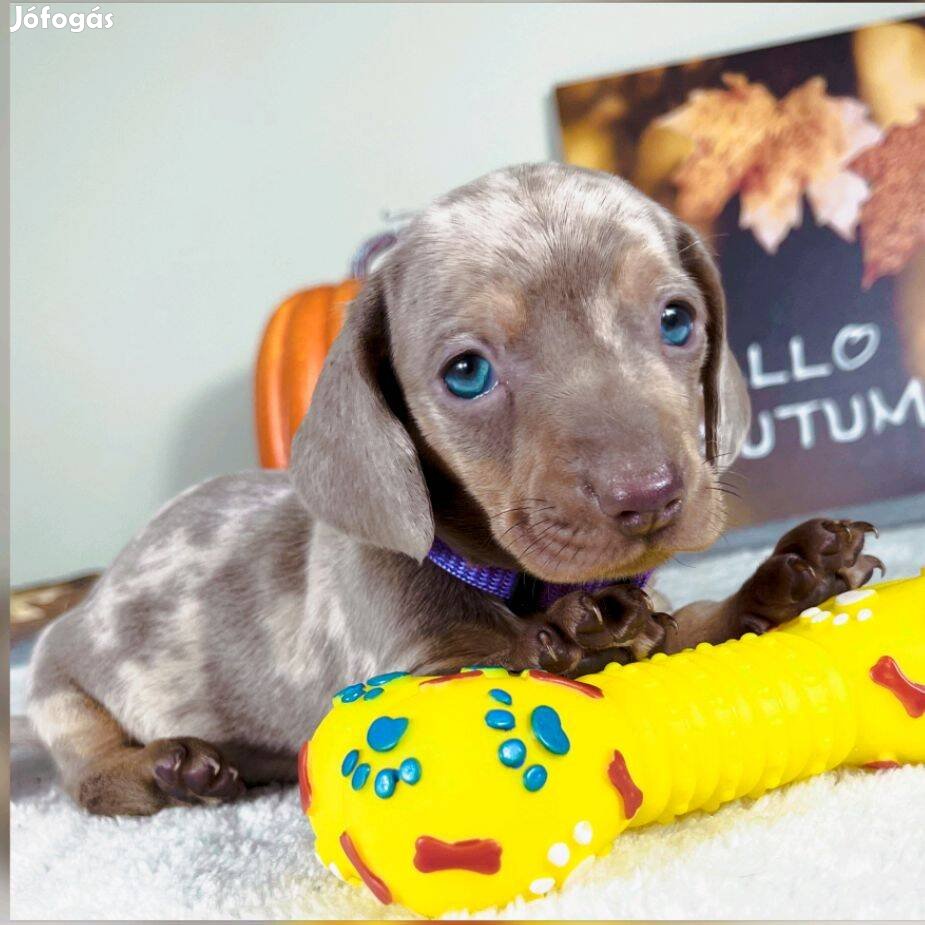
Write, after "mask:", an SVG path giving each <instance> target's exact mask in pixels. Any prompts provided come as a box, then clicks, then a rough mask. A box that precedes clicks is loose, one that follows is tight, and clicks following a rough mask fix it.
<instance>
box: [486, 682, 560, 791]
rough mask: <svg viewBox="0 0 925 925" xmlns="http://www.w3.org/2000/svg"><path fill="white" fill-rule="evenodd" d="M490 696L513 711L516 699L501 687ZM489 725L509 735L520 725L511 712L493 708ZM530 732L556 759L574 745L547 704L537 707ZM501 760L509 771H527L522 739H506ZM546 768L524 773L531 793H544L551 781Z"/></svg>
mask: <svg viewBox="0 0 925 925" xmlns="http://www.w3.org/2000/svg"><path fill="white" fill-rule="evenodd" d="M488 696H489V697H491V699H492V700H494V701H496V702H497V703H502V704H504V705H505V706H506V707H510V706H512V705H513V703H514V698H513V697H512V696H511V695H510V694H509V693H508V692H507V691H506V690H502V689H501V688H500V687H494V688H492V689H491V690H490V691H489V692H488ZM485 725H486V726H488V727H489V728H490V729H499V730H502V731H507V730H510V729H513V728H514V727H515V726H516V725H517V720H516V718H515V717H514V714H513V713H512V712H511V711H510V710H502V709H498V708H493V709H491V710H489V711H488V712H487V713H486V714H485ZM530 729H531V731H532V732H533V735H534V736H535V737H536V740H537V742H539V743H540V745H542V746H543V748H545V749H546V751H548V752H549V753H550V754H552V755H567V754H568V751H569V749H570V748H571V742H569V738H568V736H567V735H566V733H565V730H564V729H563V728H562V720H561V718H560V717H559V714H558V713H557V712H556V711H555V710H554V709H553V708H552V707H549V706H546V705H545V704H543V705H541V706H538V707H536V708H535V709H534V710H533V712H532V713H531V714H530ZM498 760H499V761H500V762H501V764H503V765H504V766H505V767H507V768H513V769H515V770H516V769H518V768H521V767H523V765H524V763H525V762H526V760H527V746H526V745H525V744H524V742H523V740H522V739H505V740H504V741H503V742H502V743H501V744H500V745H499V746H498ZM548 776H549V775H548V772H547V771H546V768H545V767H544V766H543V765H541V764H532V765H530V767H528V768H527V769H526V770H525V771H524V772H523V777H522V780H523V785H524V787H525V788H526V789H527V790H529V791H530V792H531V793H535V792H536V791H537V790H540V789H541V788H542V787H543V786H544V785H545V783H546V779H547V777H548Z"/></svg>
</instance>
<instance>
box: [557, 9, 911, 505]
mask: <svg viewBox="0 0 925 925" xmlns="http://www.w3.org/2000/svg"><path fill="white" fill-rule="evenodd" d="M556 97H557V102H558V109H559V117H560V123H561V129H562V146H563V153H564V157H565V160H567V161H569V162H570V163H574V164H580V165H582V166H585V167H593V168H596V169H600V170H608V171H611V172H613V173H616V174H619V175H621V176H624V177H626V178H628V179H629V180H631V181H632V182H633V183H635V184H636V186H638V187H639V188H640V189H642V190H643V191H644V192H646V193H648V194H649V195H650V196H653V197H654V198H655V199H657V200H658V201H660V202H661V203H663V204H664V205H666V206H667V207H668V208H670V209H671V210H672V211H673V212H675V213H676V214H677V215H678V216H680V217H681V218H682V219H684V220H685V221H688V222H690V223H691V224H693V225H694V226H695V227H697V228H698V230H699V231H700V232H701V234H702V235H704V237H705V238H707V239H708V241H709V243H710V245H711V246H712V248H713V250H714V251H715V253H716V254H717V256H718V259H719V263H720V269H721V271H722V274H723V280H724V283H725V286H726V293H727V296H728V300H729V332H730V340H731V343H732V348H733V351H734V352H735V354H736V356H737V358H738V360H739V362H740V364H741V365H742V369H743V371H744V372H745V374H746V376H747V378H748V383H749V388H750V392H751V397H752V406H753V415H754V420H753V424H752V430H751V433H750V435H749V438H748V441H747V443H746V446H745V449H744V453H743V457H742V458H741V459H740V460H738V461H737V463H736V464H735V466H734V469H733V472H734V473H736V474H738V476H740V478H737V477H736V475H732V476H731V479H732V481H733V482H735V483H736V490H737V491H738V492H739V493H740V494H741V496H742V500H741V505H740V506H739V509H738V511H737V512H736V515H735V516H736V520H738V521H739V522H743V523H744V522H756V521H762V520H771V519H775V518H778V517H784V516H787V515H791V514H800V513H809V512H815V511H824V510H827V509H832V508H835V507H839V506H842V505H848V504H855V503H859V502H863V501H868V500H873V499H876V498H888V497H899V496H903V495H908V494H914V493H919V492H922V491H925V389H923V379H925V19H916V20H910V21H907V22H902V23H890V24H885V25H874V26H870V27H867V28H863V29H859V30H858V31H856V32H853V33H844V34H841V35H834V36H827V37H825V38H820V39H813V40H810V41H805V42H796V43H793V44H790V45H782V46H778V47H774V48H764V49H759V50H756V51H750V52H745V53H742V54H733V55H726V56H724V57H720V58H711V59H707V60H699V61H691V62H689V63H686V64H679V65H674V66H671V67H661V68H655V69H652V70H648V71H643V72H639V73H633V74H624V75H620V76H616V77H606V78H602V79H597V80H589V81H586V82H583V83H577V84H571V85H568V86H562V87H559V88H558V89H557V91H556Z"/></svg>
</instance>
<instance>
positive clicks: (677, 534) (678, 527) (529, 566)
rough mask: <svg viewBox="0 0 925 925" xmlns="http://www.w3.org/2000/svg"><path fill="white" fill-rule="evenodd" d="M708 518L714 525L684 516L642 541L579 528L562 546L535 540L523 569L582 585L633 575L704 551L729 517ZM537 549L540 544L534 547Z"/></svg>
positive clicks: (520, 558)
mask: <svg viewBox="0 0 925 925" xmlns="http://www.w3.org/2000/svg"><path fill="white" fill-rule="evenodd" d="M711 515H712V516H709V517H708V518H707V524H708V526H706V527H705V526H704V524H703V523H702V522H696V521H695V519H694V518H692V517H683V516H682V518H681V519H680V520H679V521H678V522H677V523H674V524H672V525H670V526H669V527H666V528H665V529H664V530H662V531H659V532H658V533H655V534H653V535H651V536H648V537H644V538H640V539H629V538H626V537H623V536H620V535H618V534H616V535H603V536H600V535H597V534H595V535H594V536H593V538H587V539H585V540H584V541H582V538H581V537H580V534H579V532H578V531H576V532H575V533H574V534H572V535H571V539H570V541H568V542H565V541H563V542H562V543H561V544H559V543H554V542H549V543H545V544H544V543H542V542H537V541H535V540H534V541H533V542H532V543H530V544H524V543H520V544H512V545H519V546H520V549H521V550H523V551H522V552H520V554H519V555H518V554H516V553H515V550H514V549H511V548H510V547H508V551H509V552H511V553H512V554H515V558H516V559H517V561H518V563H519V565H520V567H521V568H522V569H523V570H524V571H525V572H528V573H529V574H531V575H535V576H536V577H537V578H540V579H542V580H543V581H549V582H555V583H557V584H581V583H584V582H589V581H600V580H604V579H608V578H615V579H616V578H630V577H632V576H634V575H639V574H641V573H642V572H648V571H651V570H652V569H655V568H658V567H659V566H660V565H663V564H664V563H665V562H667V561H668V560H669V559H670V558H671V557H672V556H674V555H675V554H676V553H679V552H699V551H701V550H704V549H707V548H709V547H710V546H712V545H713V543H714V542H716V540H717V538H718V537H719V535H720V533H721V532H722V524H723V522H724V520H725V516H724V513H723V511H721V510H718V511H716V512H715V514H713V513H712V512H711ZM532 547H535V548H532Z"/></svg>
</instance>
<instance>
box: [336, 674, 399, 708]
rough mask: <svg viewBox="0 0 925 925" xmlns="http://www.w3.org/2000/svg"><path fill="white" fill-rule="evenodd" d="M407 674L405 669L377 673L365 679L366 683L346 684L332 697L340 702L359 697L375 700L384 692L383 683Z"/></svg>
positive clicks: (358, 698) (350, 701) (347, 701)
mask: <svg viewBox="0 0 925 925" xmlns="http://www.w3.org/2000/svg"><path fill="white" fill-rule="evenodd" d="M407 674H408V672H407V671H388V672H386V673H385V674H377V675H376V676H375V677H372V678H370V679H369V680H367V681H366V683H364V682H362V681H358V682H357V683H356V684H348V685H347V686H346V687H345V688H343V689H341V690H339V691H338V692H337V693H336V694H335V695H334V699H335V700H337V699H338V698H340V702H341V703H353V702H354V701H357V700H360V699H361V698H362V699H363V700H375V699H376V698H377V697H381V696H382V695H383V694H384V693H385V690H384V685H386V684H388V683H389V682H390V681H394V680H395V679H396V678H404V677H406V676H407Z"/></svg>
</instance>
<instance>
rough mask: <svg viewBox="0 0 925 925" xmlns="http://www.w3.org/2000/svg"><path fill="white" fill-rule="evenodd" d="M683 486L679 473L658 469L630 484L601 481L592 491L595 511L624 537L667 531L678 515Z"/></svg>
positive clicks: (666, 466) (620, 481)
mask: <svg viewBox="0 0 925 925" xmlns="http://www.w3.org/2000/svg"><path fill="white" fill-rule="evenodd" d="M683 488H684V483H683V481H682V479H681V475H680V473H679V472H678V470H677V469H676V468H675V467H674V466H671V465H661V466H659V467H658V468H656V469H653V470H651V471H650V472H647V473H644V474H642V475H639V476H636V477H635V478H633V479H631V480H627V479H621V480H619V481H616V480H614V481H610V482H608V481H607V480H601V482H600V483H598V484H592V485H591V489H592V492H593V494H594V497H595V498H596V500H597V504H598V507H600V509H601V511H603V512H604V514H606V515H607V516H608V517H611V518H613V519H614V520H615V521H616V523H617V528H618V529H619V530H620V532H621V533H623V534H625V535H626V536H633V537H636V536H646V535H647V534H649V533H655V531H656V530H661V529H663V528H664V527H667V526H668V524H670V523H671V522H672V521H673V520H675V519H676V518H677V516H678V514H680V513H681V503H682V502H681V495H682V492H683Z"/></svg>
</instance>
